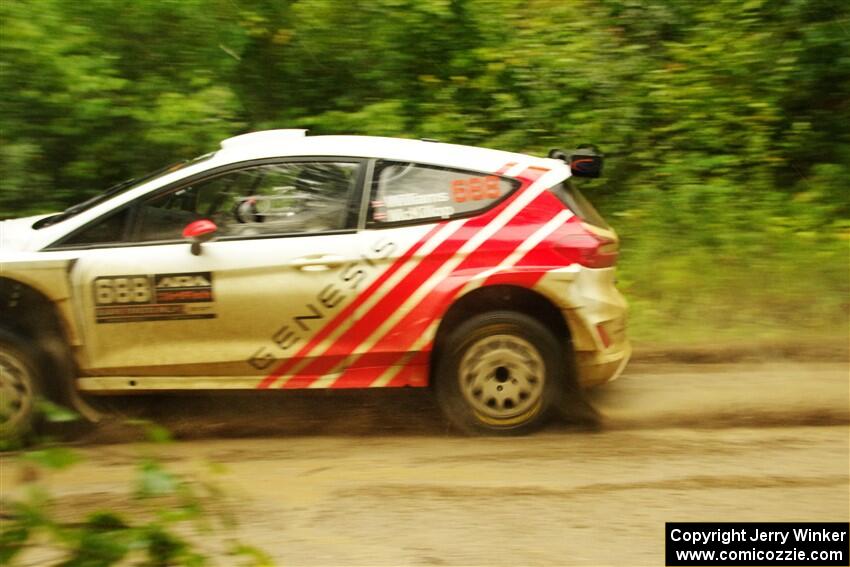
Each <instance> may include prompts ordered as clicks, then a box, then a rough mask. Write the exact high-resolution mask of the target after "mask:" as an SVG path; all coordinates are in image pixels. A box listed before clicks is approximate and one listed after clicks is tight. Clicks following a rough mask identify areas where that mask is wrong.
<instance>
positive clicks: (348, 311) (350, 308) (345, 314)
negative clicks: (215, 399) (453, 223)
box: [257, 223, 445, 388]
mask: <svg viewBox="0 0 850 567" xmlns="http://www.w3.org/2000/svg"><path fill="white" fill-rule="evenodd" d="M444 224H445V223H440V224H437V225H435V226H434V227H433V228H432V229H431V230H429V231H428V233H427V234H426V235H425V236H423V237H422V238H421V239H419V241H418V242H416V243H415V244H414V245H413V246H411V247H410V248H409V249H408V250H407V251H406V252H405V253H404V254H402V255H401V256H400V257H399V258H398V259H397V260H396V261H395V262H393V264H392V265H391V266H390V267H389V268H387V270H386V271H384V273H382V274H381V275H380V276H379V277H378V278H377V279H376V280H375V281H374V282H372V284H371V285H370V286H369V287H368V288H366V289H365V290H364V291H363V293H361V294H359V295H358V296H357V297H356V298H355V299H354V301H352V302H351V303H349V304H348V305H347V306H346V307H345V308H344V309H343V310H342V311H340V312H339V314H338V315H337V316H336V317H334V318H333V319H331V320H330V321H329V322H328V324H327V325H325V326H324V327H323V328H322V329H321V330H320V331H319V332H318V333H316V335H315V336H314V337H313V338H312V339H310V341H309V342H307V344H305V345H304V346H303V347H301V349H300V350H299V351H298V352H297V353H295V355H294V356H292V357H291V358H288V359H287V360H286V361H284V362H283V363H282V364H280V365H279V366H278V367H277V368H275V369H274V371H273V372H272V373H271V374H269V375H268V376H266V377H265V378H263V380H262V381H261V382H260V383H259V384H258V385H257V388H269V387H271V385H272V384H274V383H275V382H276V381H277V379H278V378H280V377H281V376H283V375H284V374H285V373H286V372H288V371H289V370H290V369H291V368H292V367H293V366H295V364H296V363H298V362H299V361H300V359H301V358H302V357H305V356H307V355H308V354H310V352H311V351H312V350H313V349H314V348H315V347H316V346H317V345H318V344H319V343H321V342H322V341H323V340H325V338H327V336H328V335H330V334H331V333H332V332H333V331H334V329H336V328H337V327H339V326H340V324H342V323H343V322H344V321H346V320H347V319H349V318H350V317H351V316H352V315H353V314H354V311H355V310H356V309H357V308H358V307H360V306H361V305H362V304H363V303H364V302H365V301H367V300H368V299H369V297H371V296H372V295H373V294H374V293H375V292H376V291H377V290H378V289H379V288H380V287H381V286H382V285H383V284H384V282H385V281H387V280H388V279H389V278H390V277H391V276H392V275H393V274H394V273H395V272H396V271H398V269H399V268H401V267H402V266H403V265H404V264H405V263H406V262H407V261H408V260H410V259H411V258H412V257H413V255H414V254H415V253H416V252H417V251H418V250H419V249H420V248H422V246H423V245H424V244H425V243H426V242H427V241H428V240H429V239H430V238H431V237H432V236H434V234H436V233H437V232H438V231H439V230H440V229H441V228H442V227H443V226H444Z"/></svg>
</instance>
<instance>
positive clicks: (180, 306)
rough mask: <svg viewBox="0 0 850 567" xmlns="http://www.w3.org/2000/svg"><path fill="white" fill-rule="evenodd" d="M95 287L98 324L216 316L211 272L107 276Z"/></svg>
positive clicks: (100, 278)
mask: <svg viewBox="0 0 850 567" xmlns="http://www.w3.org/2000/svg"><path fill="white" fill-rule="evenodd" d="M92 287H93V289H94V304H95V321H96V322H97V323H134V322H140V321H174V320H185V319H213V318H215V316H216V315H215V312H214V311H213V302H214V297H213V277H212V273H211V272H189V273H179V274H153V275H138V274H134V275H128V276H104V277H99V278H96V279H95V280H94V282H93V285H92Z"/></svg>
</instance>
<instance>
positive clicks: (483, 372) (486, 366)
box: [434, 311, 566, 435]
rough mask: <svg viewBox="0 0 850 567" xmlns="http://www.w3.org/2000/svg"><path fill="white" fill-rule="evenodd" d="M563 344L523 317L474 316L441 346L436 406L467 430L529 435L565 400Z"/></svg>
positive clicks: (500, 313)
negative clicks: (437, 403)
mask: <svg viewBox="0 0 850 567" xmlns="http://www.w3.org/2000/svg"><path fill="white" fill-rule="evenodd" d="M563 348H564V347H563V346H561V345H560V343H559V341H558V340H557V339H556V338H555V337H554V335H553V334H552V332H551V331H549V329H547V328H546V327H545V326H544V325H542V324H541V323H539V322H538V321H537V320H535V319H532V318H531V317H528V316H526V315H522V314H520V313H515V312H512V311H495V312H491V313H486V314H483V315H478V316H476V317H473V318H471V319H469V320H468V321H466V322H465V323H463V324H462V325H460V326H459V327H458V328H457V329H455V330H454V331H452V332H451V334H450V335H449V336H448V338H447V340H446V341H445V342H444V343H443V345H442V347H441V350H440V354H439V360H438V361H437V371H436V376H435V378H434V379H435V387H436V392H437V400H438V402H439V404H440V407H441V408H442V409H443V412H444V413H445V414H446V417H447V418H448V419H449V420H450V421H451V422H452V423H453V424H454V425H455V426H457V427H458V428H459V429H461V430H463V431H465V432H467V433H475V434H502V435H522V434H525V433H529V432H530V431H533V430H535V429H537V428H539V427H541V426H542V425H543V424H545V422H546V421H547V420H548V419H549V417H550V416H551V414H552V412H553V410H554V409H555V406H556V405H557V403H558V402H559V401H560V400H561V399H562V398H563V395H564V383H565V381H566V365H565V362H564V361H565V359H566V357H565V356H564V353H563V350H562V349H563Z"/></svg>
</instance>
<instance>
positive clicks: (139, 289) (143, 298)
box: [94, 276, 153, 305]
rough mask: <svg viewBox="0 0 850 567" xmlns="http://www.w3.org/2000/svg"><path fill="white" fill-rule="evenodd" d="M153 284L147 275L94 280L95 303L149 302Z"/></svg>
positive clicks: (123, 303)
mask: <svg viewBox="0 0 850 567" xmlns="http://www.w3.org/2000/svg"><path fill="white" fill-rule="evenodd" d="M152 289H153V284H152V283H151V278H150V277H148V276H111V277H104V278H97V279H96V280H94V302H95V304H96V305H115V304H119V305H125V304H128V303H129V304H133V303H150V301H151V298H152V297H153V292H152Z"/></svg>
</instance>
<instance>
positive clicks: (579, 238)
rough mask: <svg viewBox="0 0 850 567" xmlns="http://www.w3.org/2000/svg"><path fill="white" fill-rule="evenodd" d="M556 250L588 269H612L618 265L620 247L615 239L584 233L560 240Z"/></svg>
mask: <svg viewBox="0 0 850 567" xmlns="http://www.w3.org/2000/svg"><path fill="white" fill-rule="evenodd" d="M555 250H557V251H558V252H559V253H560V254H561V255H562V256H565V257H566V258H567V259H569V260H570V261H572V262H575V263H578V264H581V265H582V266H585V267H586V268H610V267H611V266H613V265H614V264H616V263H617V256H618V254H619V250H620V245H619V243H618V242H617V240H616V239H614V238H609V237H607V236H602V235H600V234H594V233H592V232H584V233H582V234H570V235H567V236H565V237H563V238H561V239H559V240H558V242H557V243H556V244H555Z"/></svg>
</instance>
